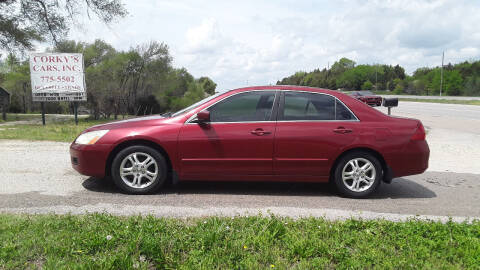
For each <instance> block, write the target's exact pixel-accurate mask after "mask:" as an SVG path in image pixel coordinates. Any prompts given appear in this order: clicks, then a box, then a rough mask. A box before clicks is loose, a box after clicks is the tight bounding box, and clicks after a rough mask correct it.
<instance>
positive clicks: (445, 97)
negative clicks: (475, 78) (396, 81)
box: [380, 95, 480, 100]
mask: <svg viewBox="0 0 480 270" xmlns="http://www.w3.org/2000/svg"><path fill="white" fill-rule="evenodd" d="M380 96H382V97H396V98H410V99H446V100H480V97H454V96H413V95H380Z"/></svg>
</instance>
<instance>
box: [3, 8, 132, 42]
mask: <svg viewBox="0 0 480 270" xmlns="http://www.w3.org/2000/svg"><path fill="white" fill-rule="evenodd" d="M84 12H86V13H87V14H88V15H89V16H90V14H91V13H93V14H95V15H96V16H97V17H98V18H100V20H101V21H103V22H104V23H106V24H110V23H112V22H114V21H115V20H116V19H118V18H123V17H125V16H126V15H127V11H126V9H125V8H124V7H123V5H122V3H121V2H120V0H21V1H18V0H0V49H5V50H7V51H24V50H29V49H32V48H33V42H34V41H49V42H53V44H58V43H59V42H60V41H61V40H62V39H64V38H65V37H66V35H67V33H68V32H69V30H70V25H74V24H78V21H77V17H78V16H79V15H81V14H82V13H84Z"/></svg>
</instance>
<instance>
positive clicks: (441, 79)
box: [440, 52, 445, 96]
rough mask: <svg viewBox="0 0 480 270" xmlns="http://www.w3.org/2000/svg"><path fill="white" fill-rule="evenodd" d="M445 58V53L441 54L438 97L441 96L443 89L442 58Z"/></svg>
mask: <svg viewBox="0 0 480 270" xmlns="http://www.w3.org/2000/svg"><path fill="white" fill-rule="evenodd" d="M444 57H445V52H442V68H441V69H440V96H442V88H443V58H444Z"/></svg>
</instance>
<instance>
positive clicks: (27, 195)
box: [0, 102, 480, 221]
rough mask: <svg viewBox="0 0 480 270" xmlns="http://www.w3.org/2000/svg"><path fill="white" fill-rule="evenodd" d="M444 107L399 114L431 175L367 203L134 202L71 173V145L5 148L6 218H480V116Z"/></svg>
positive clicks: (383, 190)
mask: <svg viewBox="0 0 480 270" xmlns="http://www.w3.org/2000/svg"><path fill="white" fill-rule="evenodd" d="M445 106H446V105H444V104H432V103H413V102H412V103H409V102H401V104H400V107H399V108H396V109H394V111H393V112H394V114H396V115H403V116H413V117H416V118H420V119H421V120H422V122H423V123H424V124H425V126H426V127H427V128H428V137H427V140H428V142H429V144H430V147H431V160H430V168H429V170H428V171H427V172H426V173H424V174H422V175H416V176H409V177H403V178H398V179H395V180H394V181H393V183H392V184H383V185H381V187H380V189H379V190H378V192H377V193H376V194H375V195H374V196H373V197H371V198H368V199H362V200H354V199H346V198H341V197H339V196H338V195H337V194H336V193H335V191H334V190H332V189H331V187H330V186H329V185H327V184H300V183H296V184H290V183H208V182H189V183H181V184H179V185H177V186H174V187H168V188H166V189H164V190H163V191H161V192H159V193H158V194H154V195H145V196H131V195H125V194H122V193H119V191H118V189H116V188H115V187H114V186H113V185H112V184H111V183H110V182H109V181H106V180H101V179H94V178H89V177H85V176H81V175H79V174H78V173H76V172H75V171H74V170H73V169H71V167H70V161H69V155H68V147H69V145H68V144H66V143H56V142H24V141H10V140H0V212H14V213H18V212H22V213H50V212H54V213H74V214H77V213H85V212H108V213H113V214H118V215H130V214H154V215H157V216H171V217H191V216H208V215H226V216H233V215H256V214H259V213H262V214H267V215H268V214H269V213H273V214H278V215H283V216H290V217H306V216H319V217H325V218H327V219H344V218H349V217H358V218H366V219H370V218H385V219H389V220H404V219H408V218H412V217H416V218H425V219H434V220H442V221H445V220H447V219H448V217H453V218H454V220H456V221H463V220H466V219H467V220H468V219H471V218H480V166H477V164H479V163H480V153H479V152H480V151H478V150H477V149H480V134H479V130H480V119H478V117H479V116H480V111H478V110H479V109H480V108H478V109H477V107H472V106H467V105H455V106H452V107H450V105H448V106H447V107H445ZM382 110H383V109H382ZM468 110H471V112H467V113H465V111H468ZM454 111H456V113H453V112H454ZM472 114H474V116H472ZM445 119H447V120H445ZM450 119H452V120H450ZM451 121H452V122H451ZM453 127H456V128H453ZM33 150H34V151H33Z"/></svg>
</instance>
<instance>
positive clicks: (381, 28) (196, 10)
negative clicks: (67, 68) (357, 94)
mask: <svg viewBox="0 0 480 270" xmlns="http://www.w3.org/2000/svg"><path fill="white" fill-rule="evenodd" d="M126 4H127V9H128V10H129V12H130V14H131V15H130V17H129V18H127V19H126V20H124V21H122V22H121V23H119V24H118V25H113V26H112V28H110V29H108V28H104V27H100V26H99V24H98V23H95V22H92V24H91V25H89V24H88V23H87V25H86V27H85V28H87V29H92V30H91V31H90V30H89V31H88V32H85V33H83V34H82V33H81V34H78V33H76V34H75V33H74V36H75V37H76V38H79V39H82V40H86V41H92V40H94V39H95V38H103V39H105V40H106V41H107V42H109V43H112V44H113V45H114V46H115V47H116V48H119V49H128V48H129V47H131V46H134V45H136V44H139V43H143V42H148V41H150V40H159V41H164V42H166V43H167V44H168V45H169V46H170V48H171V52H172V54H173V56H174V64H175V65H176V66H178V67H182V66H183V67H186V68H187V69H188V70H189V71H190V72H191V73H192V74H193V75H194V76H197V77H199V76H204V75H206V76H210V77H212V78H213V79H214V80H215V81H216V82H217V83H218V87H219V89H220V90H222V89H230V88H235V87H241V86H244V85H247V84H250V85H254V84H262V85H263V84H270V83H275V82H276V81H277V80H278V79H281V78H282V77H285V76H289V75H291V74H293V73H294V72H296V71H299V70H303V71H310V70H313V69H315V68H323V67H326V66H327V65H330V66H331V65H332V64H333V62H334V61H336V60H338V59H340V58H341V57H348V58H351V59H353V60H355V61H356V62H357V63H359V64H364V63H386V64H392V65H396V64H400V65H402V66H404V67H405V68H406V70H407V72H413V71H414V69H415V68H417V67H422V66H435V65H440V61H441V54H442V51H445V61H446V62H447V63H448V62H460V61H464V60H469V59H479V58H480V49H479V48H480V31H478V25H479V24H480V16H478V14H480V2H478V1H470V0H342V1H328V0H318V1H317V0H278V1H257V0H244V1H235V2H232V1H221V0H212V1H206V2H200V1H195V0H175V1H155V0H139V1H130V2H127V3H126Z"/></svg>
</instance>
